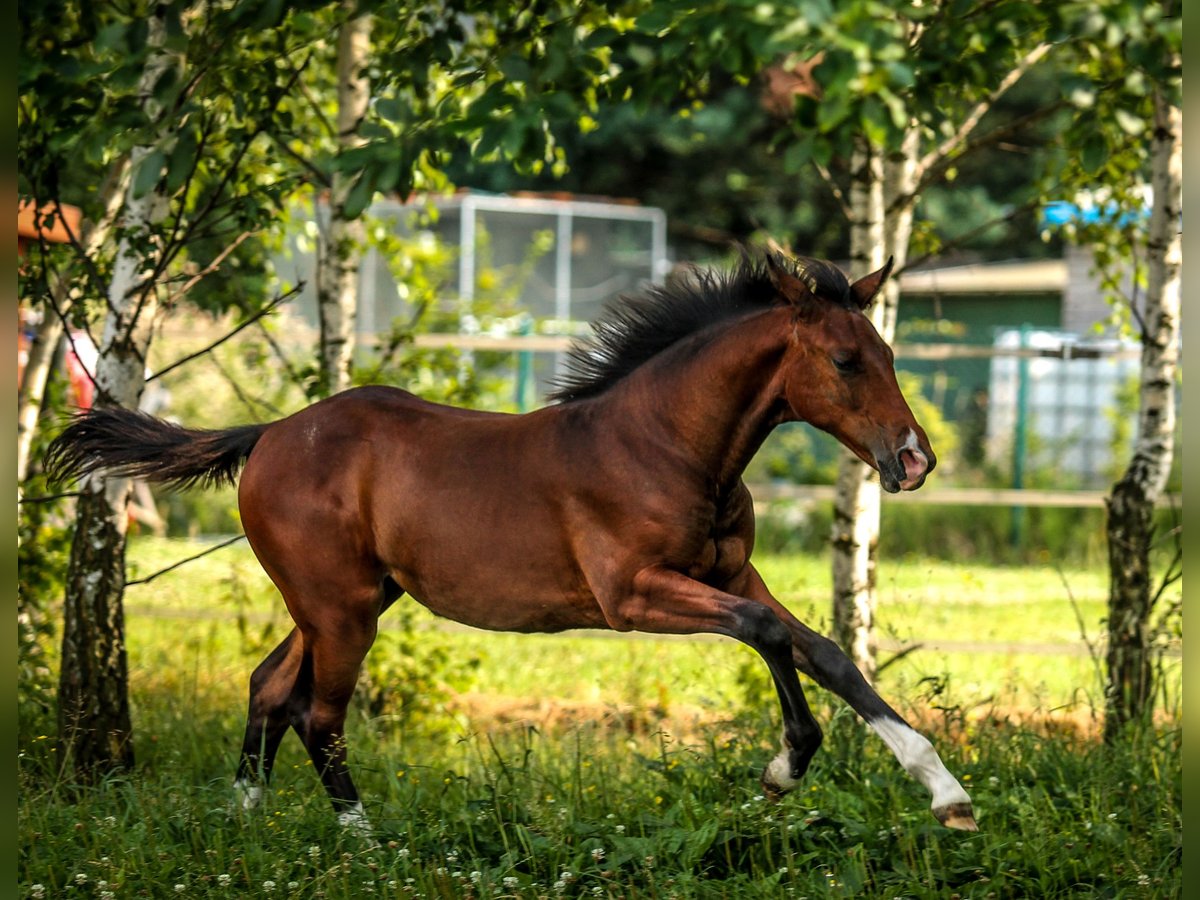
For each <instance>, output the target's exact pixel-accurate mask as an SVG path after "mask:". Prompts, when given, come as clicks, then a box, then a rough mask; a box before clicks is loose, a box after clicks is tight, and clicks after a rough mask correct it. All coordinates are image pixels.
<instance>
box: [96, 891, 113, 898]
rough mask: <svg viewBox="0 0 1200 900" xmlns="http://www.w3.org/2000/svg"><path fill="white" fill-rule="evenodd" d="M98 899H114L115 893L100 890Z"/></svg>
mask: <svg viewBox="0 0 1200 900" xmlns="http://www.w3.org/2000/svg"><path fill="white" fill-rule="evenodd" d="M99 896H100V900H116V897H117V895H116V894H114V893H113V892H112V891H101V892H100V895H99Z"/></svg>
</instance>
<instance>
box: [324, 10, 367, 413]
mask: <svg viewBox="0 0 1200 900" xmlns="http://www.w3.org/2000/svg"><path fill="white" fill-rule="evenodd" d="M342 6H343V10H344V11H345V13H346V14H347V15H348V16H353V13H354V9H355V3H354V0H343V4H342ZM370 40H371V17H370V16H369V15H361V16H356V17H353V18H348V19H347V20H346V21H345V22H344V23H343V24H342V26H341V29H340V30H339V33H338V55H337V95H338V115H337V129H338V134H337V142H338V145H339V147H340V148H341V149H343V150H345V149H349V148H352V147H356V146H359V145H361V144H362V138H360V137H359V136H358V133H357V132H358V126H359V123H360V122H361V121H362V120H363V117H364V116H366V114H367V105H368V103H369V101H370V98H371V86H370V82H369V81H368V79H367V75H366V64H367V56H368V52H369V50H370ZM352 184H353V179H352V177H351V176H350V175H348V174H345V173H342V172H335V173H334V175H333V185H332V188H331V190H330V198H329V224H328V226H327V227H326V228H325V229H324V230H323V233H322V234H321V237H320V239H319V241H318V247H317V273H316V282H317V308H318V311H319V314H320V320H321V346H320V367H321V374H320V379H321V380H320V392H321V395H322V396H328V395H330V394H336V393H337V392H338V391H342V390H345V389H346V388H348V387H349V386H350V374H351V366H352V364H353V361H354V323H355V318H356V313H357V309H358V269H359V264H360V262H361V259H362V246H363V244H364V242H365V240H366V229H365V227H364V225H363V222H362V219H361V218H359V217H355V218H353V219H349V218H347V217H346V215H345V205H346V197H347V195H348V193H349V191H350V188H351V186H352Z"/></svg>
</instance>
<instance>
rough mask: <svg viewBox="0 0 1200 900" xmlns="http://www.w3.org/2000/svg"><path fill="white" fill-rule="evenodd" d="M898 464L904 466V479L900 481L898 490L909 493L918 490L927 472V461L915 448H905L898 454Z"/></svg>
mask: <svg viewBox="0 0 1200 900" xmlns="http://www.w3.org/2000/svg"><path fill="white" fill-rule="evenodd" d="M897 458H898V459H899V460H900V464H901V465H902V466H904V477H903V478H902V479H901V480H900V489H901V490H904V491H911V490H914V489H915V488H919V487H920V486H921V483H922V482H923V481H924V480H925V473H926V472H928V471H929V459H928V458H927V457H926V456H925V454H924V453H922V452H921V451H920V450H919V449H917V448H916V447H905V448H903V449H902V450H901V451H900V452H899V453H898V454H897Z"/></svg>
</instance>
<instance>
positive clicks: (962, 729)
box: [448, 692, 1178, 742]
mask: <svg viewBox="0 0 1200 900" xmlns="http://www.w3.org/2000/svg"><path fill="white" fill-rule="evenodd" d="M448 706H449V707H450V709H451V711H452V712H454V713H456V714H458V715H462V716H464V717H465V718H466V719H468V720H469V721H470V722H471V723H472V724H474V725H476V726H478V727H480V728H483V729H489V730H490V729H495V728H503V727H505V726H514V725H519V726H532V727H535V728H537V729H538V730H539V731H543V732H555V731H569V730H571V729H573V728H578V727H580V726H584V725H586V726H590V727H593V728H598V729H600V730H602V731H609V732H613V733H616V734H624V735H628V736H630V737H646V736H649V735H653V734H657V733H659V732H667V733H669V734H671V735H673V736H675V737H678V738H684V739H689V738H696V737H699V736H701V735H706V736H711V735H713V733H714V731H715V732H716V733H717V734H718V735H720V734H723V733H726V732H728V733H732V732H733V731H734V728H735V725H734V721H733V719H734V716H733V714H732V713H731V712H730V711H727V710H714V709H711V708H705V707H700V706H690V705H687V704H679V703H672V704H671V705H670V706H669V707H665V708H664V707H662V706H660V705H658V704H650V705H647V706H633V705H631V704H621V703H607V702H604V701H593V700H569V699H562V698H555V697H513V696H506V695H502V694H490V693H475V692H466V693H461V694H458V695H457V696H455V697H454V698H453V700H451V702H450V703H449V704H448ZM904 715H905V718H906V719H907V720H908V722H909V724H911V725H912V726H913V727H914V728H917V729H918V730H921V731H924V732H928V733H931V734H937V735H940V736H942V739H943V740H945V739H949V740H952V741H964V742H965V741H973V740H975V739H976V738H977V737H978V734H979V732H980V731H981V730H988V731H1003V730H1009V731H1012V730H1020V731H1027V732H1033V733H1034V734H1038V735H1044V736H1046V737H1072V738H1076V739H1081V740H1098V739H1099V738H1100V735H1101V732H1102V729H1103V726H1104V717H1103V713H1102V712H1101V711H1099V710H1093V709H1092V708H1090V707H1087V706H1083V705H1080V706H1076V707H1072V708H1063V709H1055V710H1046V709H1034V708H1026V707H1019V706H988V707H986V708H979V709H974V710H944V709H937V708H933V707H928V708H925V709H916V708H912V709H907V710H905V711H904ZM1155 722H1156V724H1158V725H1160V726H1162V727H1171V726H1172V725H1177V724H1178V721H1177V720H1176V719H1175V718H1174V717H1173V716H1171V715H1169V714H1167V713H1166V712H1164V711H1160V712H1159V713H1158V714H1157V715H1156V716H1155Z"/></svg>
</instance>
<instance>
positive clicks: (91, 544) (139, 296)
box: [58, 16, 174, 776]
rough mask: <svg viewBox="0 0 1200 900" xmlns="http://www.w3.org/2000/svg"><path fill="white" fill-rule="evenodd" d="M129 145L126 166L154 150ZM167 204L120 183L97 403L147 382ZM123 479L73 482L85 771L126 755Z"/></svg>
mask: <svg viewBox="0 0 1200 900" xmlns="http://www.w3.org/2000/svg"><path fill="white" fill-rule="evenodd" d="M164 35H165V29H164V27H163V23H162V20H161V18H159V17H157V16H155V17H152V18H151V19H150V28H149V35H148V41H149V44H150V46H151V48H152V49H151V52H150V54H149V56H148V58H147V61H146V67H145V69H144V71H143V73H142V77H141V81H140V83H139V90H140V95H141V103H142V108H143V110H144V111H145V113H146V117H147V119H148V120H149V121H152V122H153V121H155V120H156V119H157V118H158V116H159V113H160V110H159V109H158V104H157V103H156V102H155V100H154V99H153V95H152V93H151V89H152V87H153V86H154V84H155V83H156V82H157V81H158V79H159V77H160V76H161V74H162V73H163V72H164V71H165V70H166V68H167V67H169V66H170V65H172V64H173V62H174V60H173V58H172V57H171V55H170V54H169V53H168V52H167V51H165V50H162V49H161V47H162V43H163V38H164ZM152 149H153V146H152V145H144V146H139V147H135V148H134V149H133V151H132V152H131V154H130V164H131V169H132V171H134V172H136V171H137V167H138V165H139V163H140V162H141V161H142V160H143V159H144V158H145V157H146V156H147V155H148V154H149V153H150V152H151V151H152ZM166 212H167V198H166V197H164V196H162V195H161V194H160V193H158V192H157V191H150V192H149V193H147V194H145V195H144V196H142V197H135V196H133V188H132V183H131V185H130V187H129V188H128V189H127V191H126V195H125V203H124V208H123V211H122V213H121V221H120V232H121V241H120V244H119V245H118V247H117V255H116V259H115V262H114V265H113V271H112V278H111V281H110V284H109V290H108V297H107V299H108V314H107V316H106V317H105V322H104V330H103V336H102V338H101V341H100V347H99V351H100V352H99V359H98V361H97V364H96V403H97V405H117V406H125V407H129V408H136V407H137V404H138V400H139V398H140V397H141V394H142V389H143V387H144V386H145V368H146V362H145V360H146V353H147V350H148V349H149V345H150V336H151V330H152V325H153V319H154V315H155V312H156V307H157V303H156V286H155V285H147V284H145V282H146V280H147V278H148V277H149V275H150V273H151V271H152V270H153V268H154V262H155V260H156V258H157V255H158V253H159V252H160V250H161V248H160V246H159V245H158V243H157V240H156V238H155V236H154V232H155V230H156V229H155V226H156V225H157V224H158V223H160V222H161V221H162V220H163V218H164V217H165V215H166ZM130 491H131V482H130V480H129V479H128V478H104V477H92V478H88V479H86V480H85V481H84V483H83V484H82V485H81V487H80V496H79V500H78V503H77V505H76V517H75V536H74V539H73V541H72V544H71V559H70V564H69V566H68V569H67V589H66V600H65V604H64V610H63V644H62V663H61V666H62V668H61V672H60V677H59V695H58V696H59V704H58V705H59V709H58V728H59V741H60V745H61V746H62V753H63V756H62V761H63V762H64V763H66V762H67V761H68V759H69V760H70V762H71V763H72V764H73V765H74V766H75V769H76V771H77V772H78V773H79V774H80V775H83V776H91V775H94V774H96V773H98V772H103V771H105V770H109V769H113V768H122V767H125V768H127V767H129V766H131V765H132V764H133V743H132V728H131V723H130V716H129V698H128V670H127V662H126V651H125V636H124V613H123V608H122V603H123V595H124V590H125V538H126V525H127V522H128V512H127V506H128V501H129V495H130Z"/></svg>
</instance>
